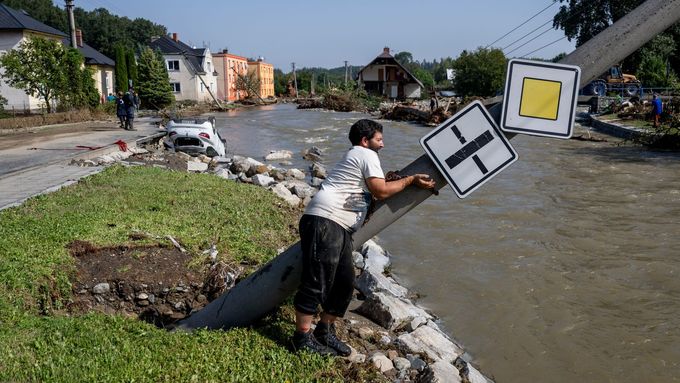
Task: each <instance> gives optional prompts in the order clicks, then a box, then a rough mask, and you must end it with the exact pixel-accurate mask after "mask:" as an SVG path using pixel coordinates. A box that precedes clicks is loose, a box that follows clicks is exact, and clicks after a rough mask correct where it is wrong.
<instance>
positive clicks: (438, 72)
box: [432, 57, 455, 84]
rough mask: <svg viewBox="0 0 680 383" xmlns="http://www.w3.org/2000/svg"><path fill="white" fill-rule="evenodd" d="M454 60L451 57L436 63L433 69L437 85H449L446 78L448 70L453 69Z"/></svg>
mask: <svg viewBox="0 0 680 383" xmlns="http://www.w3.org/2000/svg"><path fill="white" fill-rule="evenodd" d="M454 61H455V60H454V59H453V58H451V57H446V58H442V59H441V60H440V61H439V63H437V62H436V61H435V63H434V67H433V68H432V72H433V77H434V81H435V83H437V84H449V80H448V78H447V76H446V74H447V73H446V70H447V69H453V63H454Z"/></svg>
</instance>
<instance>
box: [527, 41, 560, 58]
mask: <svg viewBox="0 0 680 383" xmlns="http://www.w3.org/2000/svg"><path fill="white" fill-rule="evenodd" d="M566 38H567V36H562V37H560V38H559V39H557V40H555V41H553V42H551V43H548V44H545V45H544V46H542V47H540V48H538V49H535V50H533V51H531V52H529V53H527V54H525V55H524V56H521V57H520V58H525V57H527V56H529V55H530V54H533V53H535V52H538V51H540V50H541V49H543V48H547V47H549V46H551V45H553V44H555V43H557V42H559V41H562V40H564V39H566Z"/></svg>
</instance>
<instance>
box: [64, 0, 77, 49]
mask: <svg viewBox="0 0 680 383" xmlns="http://www.w3.org/2000/svg"><path fill="white" fill-rule="evenodd" d="M64 2H65V3H66V13H68V29H69V32H70V33H71V46H72V47H73V48H75V49H78V42H76V20H75V18H74V17H73V0H64Z"/></svg>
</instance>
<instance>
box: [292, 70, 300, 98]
mask: <svg viewBox="0 0 680 383" xmlns="http://www.w3.org/2000/svg"><path fill="white" fill-rule="evenodd" d="M291 65H292V66H293V82H294V83H295V98H298V97H300V95H299V94H298V88H297V76H296V75H295V63H291Z"/></svg>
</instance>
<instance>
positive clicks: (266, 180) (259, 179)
mask: <svg viewBox="0 0 680 383" xmlns="http://www.w3.org/2000/svg"><path fill="white" fill-rule="evenodd" d="M251 180H252V182H253V185H257V186H264V187H267V186H269V185H271V184H273V183H274V182H276V181H275V180H274V178H272V177H269V176H267V175H264V174H256V175H254V176H252V177H251Z"/></svg>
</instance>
